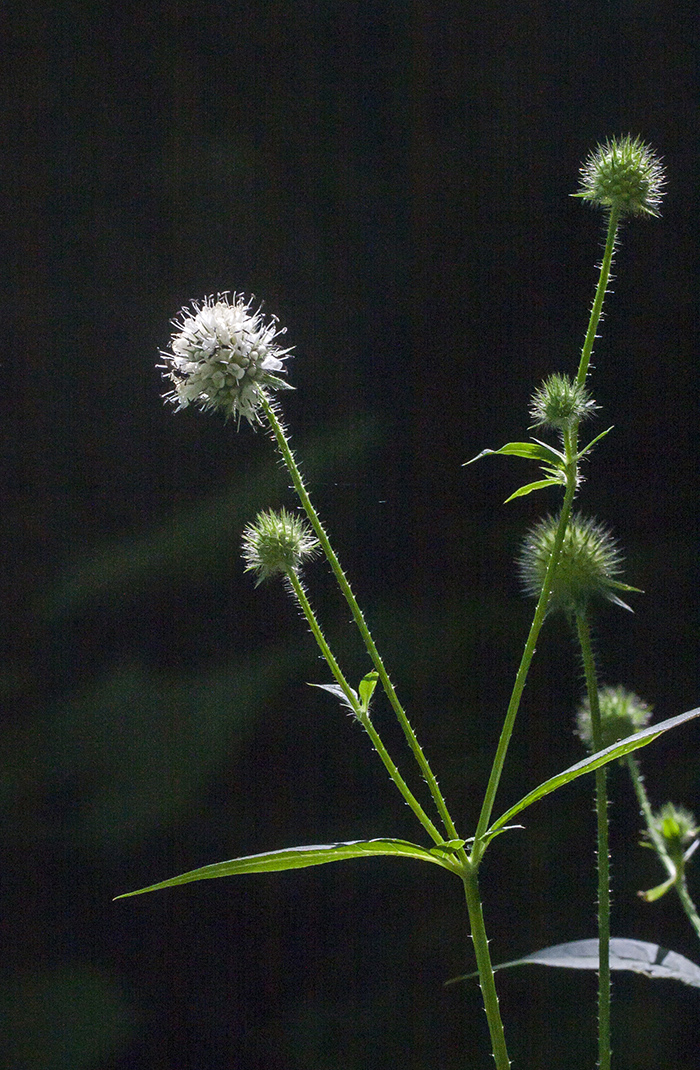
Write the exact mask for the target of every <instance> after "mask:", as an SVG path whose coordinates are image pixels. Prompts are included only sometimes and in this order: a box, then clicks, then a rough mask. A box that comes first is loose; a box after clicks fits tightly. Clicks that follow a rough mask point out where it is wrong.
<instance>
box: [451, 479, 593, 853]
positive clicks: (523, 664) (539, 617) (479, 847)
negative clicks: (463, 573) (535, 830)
mask: <svg viewBox="0 0 700 1070" xmlns="http://www.w3.org/2000/svg"><path fill="white" fill-rule="evenodd" d="M575 492H576V474H575V470H572V472H571V474H570V478H569V480H568V485H567V488H566V494H565V495H564V503H563V505H562V510H561V514H560V516H559V524H558V526H557V530H556V534H555V536H554V545H553V547H552V556H551V557H550V559H549V564H548V566H547V572H546V573H545V577H544V583H543V584H542V591H541V593H540V597H539V600H538V602H537V607H536V609H535V615H534V617H533V619H532V624H531V626H530V633H529V635H528V637H527V641H526V643H525V649H524V650H523V655H522V658H521V659H520V666H519V668H518V672H517V675H516V677H515V683H514V684H513V691H512V693H511V696H510V702H509V703H508V709H507V711H506V717H505V721H504V723H503V728H502V730H501V736H500V739H499V741H498V747H497V748H496V755H495V757H494V760H493V766H492V768H491V775H490V777H489V782H488V785H487V787H486V794H485V795H484V801H483V804H482V807H481V814H480V815H479V822H478V825H477V828H476V834H475V838H474V848H473V851H472V861H473V862H474V863H477V864H478V862H479V860H480V858H481V856H482V855H483V852H484V850H485V845H484V843H483V835H484V833H485V832H486V830H487V829H488V826H489V821H490V820H491V814H492V812H493V805H494V802H495V800H496V792H497V791H498V785H499V782H500V779H501V774H502V772H503V766H504V764H505V760H506V754H507V753H508V745H509V744H510V740H511V736H512V735H513V728H514V726H515V718H516V716H517V713H518V709H519V708H520V700H521V698H522V694H523V691H524V689H525V681H526V680H527V674H528V672H529V669H530V665H531V663H532V659H533V657H534V655H535V648H536V646H537V639H538V637H539V634H540V631H541V629H542V625H543V624H544V618H545V616H546V614H547V606H548V604H549V593H550V591H551V589H552V581H553V579H554V571H555V569H556V567H557V561H558V559H559V553H560V551H561V547H562V543H563V541H564V534H565V532H566V526H567V524H568V522H569V516H570V515H571V505H572V502H573V499H574V494H575Z"/></svg>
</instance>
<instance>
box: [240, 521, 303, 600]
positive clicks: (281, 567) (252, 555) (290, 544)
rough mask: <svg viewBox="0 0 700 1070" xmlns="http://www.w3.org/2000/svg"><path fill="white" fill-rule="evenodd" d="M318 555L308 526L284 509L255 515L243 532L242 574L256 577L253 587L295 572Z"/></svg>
mask: <svg viewBox="0 0 700 1070" xmlns="http://www.w3.org/2000/svg"><path fill="white" fill-rule="evenodd" d="M318 553H319V543H318V539H316V537H315V536H314V535H313V533H312V531H311V528H310V527H309V525H308V524H307V523H306V521H304V520H302V519H301V518H300V517H298V516H295V515H294V513H289V512H287V510H286V509H285V508H284V507H283V508H282V509H280V510H279V512H275V511H274V510H273V509H269V510H267V511H264V512H261V513H258V515H257V516H256V518H255V521H254V522H253V523H252V524H249V525H248V526H247V527H246V529H245V530H244V532H243V560H244V561H245V563H246V565H245V571H246V572H255V573H256V574H257V580H256V583H255V586H256V587H257V586H258V584H260V583H262V582H263V581H264V580H268V579H270V578H271V577H273V576H287V575H289V573H290V572H295V573H296V572H297V571H298V570H299V568H300V566H301V565H302V563H303V562H304V561H309V560H311V559H312V558H314V557H317V556H318Z"/></svg>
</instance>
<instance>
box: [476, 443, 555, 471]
mask: <svg viewBox="0 0 700 1070" xmlns="http://www.w3.org/2000/svg"><path fill="white" fill-rule="evenodd" d="M498 454H500V455H501V456H506V457H525V458H526V459H527V460H530V461H544V462H545V463H546V464H551V465H554V467H555V468H559V467H560V466H561V465H562V464H563V463H564V462H565V460H566V458H565V457H564V456H563V454H561V453H560V452H559V451H558V450H555V449H554V448H553V447H552V446H547V445H546V443H544V442H506V444H505V446H501V448H500V449H498V450H482V451H481V453H477V455H476V457H472V458H471V460H469V461H465V462H464V465H468V464H473V463H474V461H479V460H481V458H482V457H495V456H497V455H498ZM463 467H464V466H463Z"/></svg>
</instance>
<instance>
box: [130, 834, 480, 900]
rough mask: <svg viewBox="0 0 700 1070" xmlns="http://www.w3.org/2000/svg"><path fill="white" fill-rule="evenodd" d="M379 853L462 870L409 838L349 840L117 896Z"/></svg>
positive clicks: (258, 857) (255, 858)
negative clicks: (409, 840)
mask: <svg viewBox="0 0 700 1070" xmlns="http://www.w3.org/2000/svg"><path fill="white" fill-rule="evenodd" d="M377 855H393V856H394V857H399V858H415V859H417V860H418V861H420V862H432V863H433V864H434V865H438V866H442V867H443V869H449V870H450V871H451V872H453V873H459V872H460V869H459V865H458V863H456V862H454V861H452V860H451V859H450V858H449V857H446V856H443V855H442V854H441V855H434V854H431V853H430V851H428V850H426V848H424V847H419V846H418V845H417V844H415V843H409V842H408V841H407V840H395V839H375V840H349V841H347V842H345V843H331V844H313V845H311V846H309V847H287V848H283V849H282V850H280V851H266V852H264V853H262V854H255V855H244V856H243V857H242V858H232V859H230V860H229V861H227V862H214V863H212V864H211V865H209V866H202V867H201V868H200V869H192V870H190V871H189V872H187V873H181V874H179V876H177V877H170V878H169V879H168V880H165V881H158V883H157V884H149V885H148V886H147V887H146V888H138V889H137V890H136V891H133V892H124V893H123V894H122V895H118V896H115V899H128V898H129V897H130V896H133V895H143V894H144V893H145V892H155V891H157V890H158V889H160V888H173V887H175V886H176V885H178V884H189V883H190V882H192V881H202V880H211V879H213V878H215V877H232V876H235V875H237V874H242V873H276V872H279V871H281V870H285V869H305V868H307V867H308V866H322V865H324V864H325V863H328V862H342V861H344V860H345V859H349V858H368V857H371V856H377Z"/></svg>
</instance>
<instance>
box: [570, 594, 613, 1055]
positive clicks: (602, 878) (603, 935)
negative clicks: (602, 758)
mask: <svg viewBox="0 0 700 1070" xmlns="http://www.w3.org/2000/svg"><path fill="white" fill-rule="evenodd" d="M576 630H577V633H578V640H579V644H580V646H581V655H582V657H583V671H584V674H585V677H586V690H587V692H588V703H589V706H590V710H591V732H592V736H593V746H594V748H595V750H596V751H599V750H602V749H603V742H602V729H601V723H600V704H599V701H598V681H597V678H596V670H595V660H594V658H593V649H592V647H591V632H590V628H589V625H588V618H587V617H586V615H585V613H584V612H580V613H577V614H576ZM595 797H596V819H597V825H598V954H599V963H598V1065H599V1067H600V1070H610V857H609V853H608V783H607V770H606V767H605V766H602V767H601V768H600V769H596V771H595Z"/></svg>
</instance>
